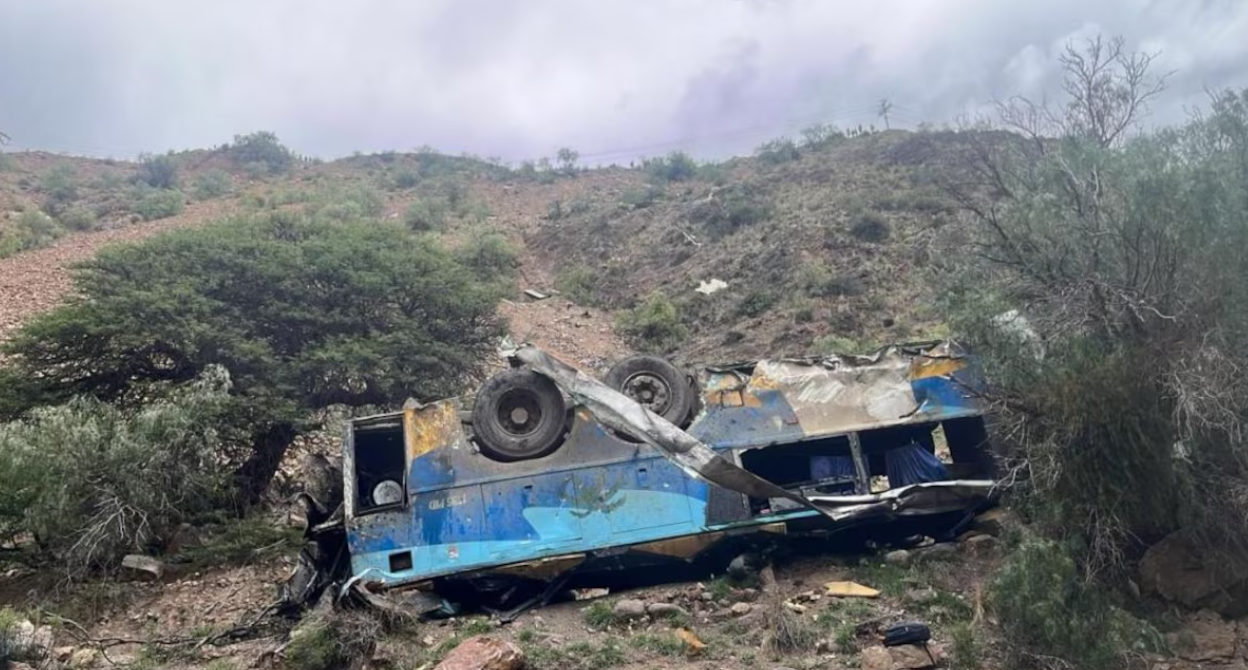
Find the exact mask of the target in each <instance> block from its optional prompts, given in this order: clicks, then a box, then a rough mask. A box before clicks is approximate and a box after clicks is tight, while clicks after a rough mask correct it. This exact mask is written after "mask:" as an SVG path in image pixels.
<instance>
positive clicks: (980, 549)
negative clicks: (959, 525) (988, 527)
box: [962, 534, 999, 556]
mask: <svg viewBox="0 0 1248 670" xmlns="http://www.w3.org/2000/svg"><path fill="white" fill-rule="evenodd" d="M998 545H999V541H998V540H997V538H995V537H993V536H991V535H985V534H976V535H972V536H970V537H968V538H966V540H964V541H963V542H962V546H963V547H965V548H966V550H967V552H969V553H971V554H972V555H975V556H988V555H990V554H992V553H993V552H995V551H996V550H997V546H998Z"/></svg>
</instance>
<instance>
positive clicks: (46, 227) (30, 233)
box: [15, 210, 65, 249]
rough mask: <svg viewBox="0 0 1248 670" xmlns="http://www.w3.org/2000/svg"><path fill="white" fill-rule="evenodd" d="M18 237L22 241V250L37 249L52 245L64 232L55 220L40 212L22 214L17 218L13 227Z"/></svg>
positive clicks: (33, 211)
mask: <svg viewBox="0 0 1248 670" xmlns="http://www.w3.org/2000/svg"><path fill="white" fill-rule="evenodd" d="M15 228H16V230H17V235H18V237H19V238H20V239H21V240H22V246H21V248H22V249H37V248H39V247H46V246H48V245H49V244H52V243H53V242H55V241H56V239H57V238H59V237H60V236H61V235H64V234H65V230H64V229H63V228H61V226H60V225H59V224H58V223H57V222H56V219H53V218H52V217H50V216H48V215H47V214H44V213H43V212H40V211H35V210H32V211H28V212H23V213H22V215H21V216H19V217H17V223H16V226H15Z"/></svg>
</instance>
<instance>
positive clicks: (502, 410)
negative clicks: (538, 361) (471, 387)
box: [472, 370, 567, 462]
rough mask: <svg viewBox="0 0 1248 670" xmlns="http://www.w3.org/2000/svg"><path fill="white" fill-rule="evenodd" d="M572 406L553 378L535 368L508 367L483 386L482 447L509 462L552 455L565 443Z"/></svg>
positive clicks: (475, 422)
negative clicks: (564, 399)
mask: <svg viewBox="0 0 1248 670" xmlns="http://www.w3.org/2000/svg"><path fill="white" fill-rule="evenodd" d="M566 419H567V408H566V407H565V405H564V401H563V394H561V393H560V392H559V387H558V386H556V385H555V383H554V382H553V381H551V380H550V379H548V378H547V377H544V376H542V375H540V374H538V373H536V372H533V371H531V370H508V371H506V372H502V373H499V374H497V375H494V376H493V377H491V378H490V379H488V380H487V381H486V382H485V383H484V384H482V385H481V389H480V390H479V391H477V399H476V403H475V404H474V405H473V408H472V430H473V433H474V435H475V436H476V439H477V447H478V448H479V449H480V450H481V453H483V454H485V455H486V456H488V457H490V458H492V459H494V460H496V461H503V462H513V461H523V460H529V459H533V458H541V457H542V456H546V455H549V454H550V453H551V452H553V451H555V450H556V449H558V448H559V446H560V445H561V444H562V443H563V438H564V431H565V428H566Z"/></svg>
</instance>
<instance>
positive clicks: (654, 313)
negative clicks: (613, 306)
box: [620, 293, 687, 353]
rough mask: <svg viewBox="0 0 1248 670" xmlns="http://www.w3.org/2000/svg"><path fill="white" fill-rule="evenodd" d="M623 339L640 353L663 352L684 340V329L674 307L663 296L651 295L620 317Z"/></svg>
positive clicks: (659, 294) (658, 294)
mask: <svg viewBox="0 0 1248 670" xmlns="http://www.w3.org/2000/svg"><path fill="white" fill-rule="evenodd" d="M620 329H621V332H623V334H624V336H625V337H627V338H629V339H631V340H632V341H633V343H634V345H635V346H636V347H637V348H638V349H641V350H643V351H648V352H655V353H665V352H668V351H671V350H672V349H675V348H676V347H677V346H679V345H680V344H681V342H682V341H684V339H685V335H686V332H687V331H686V329H685V326H684V324H682V323H681V322H680V317H679V315H678V314H677V313H676V306H675V305H673V304H672V301H671V300H668V299H667V297H666V296H664V295H663V294H662V293H655V294H654V295H651V296H650V297H649V298H648V299H647V300H646V301H645V302H643V303H642V304H640V305H638V306H637V307H635V308H633V309H632V310H630V311H628V312H625V313H624V314H623V315H622V316H621V317H620Z"/></svg>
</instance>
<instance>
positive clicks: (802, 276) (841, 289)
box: [797, 261, 866, 297]
mask: <svg viewBox="0 0 1248 670" xmlns="http://www.w3.org/2000/svg"><path fill="white" fill-rule="evenodd" d="M797 283H798V285H799V286H801V287H802V289H803V290H804V291H805V292H806V294H807V295H809V296H812V297H828V296H857V295H862V294H863V293H864V292H865V291H866V288H865V287H864V286H863V285H862V282H861V281H860V280H859V279H858V277H857V276H855V275H854V274H851V273H848V272H836V271H834V270H833V269H832V268H831V267H829V266H828V264H827V263H824V262H822V261H811V262H809V263H805V264H803V265H802V266H801V268H799V269H798V274H797Z"/></svg>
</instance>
